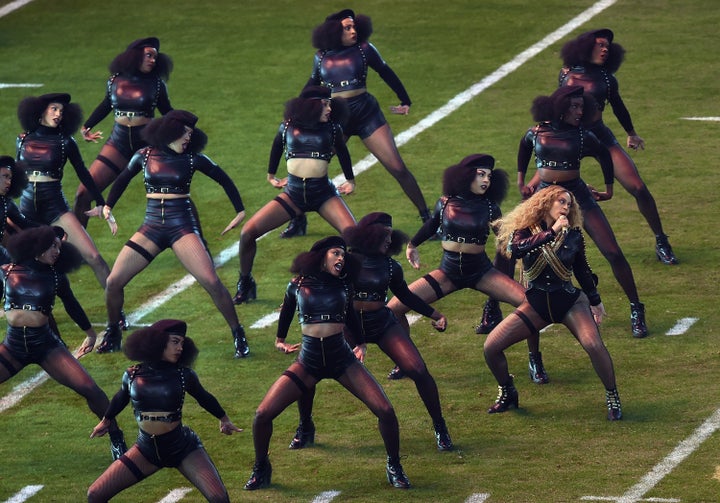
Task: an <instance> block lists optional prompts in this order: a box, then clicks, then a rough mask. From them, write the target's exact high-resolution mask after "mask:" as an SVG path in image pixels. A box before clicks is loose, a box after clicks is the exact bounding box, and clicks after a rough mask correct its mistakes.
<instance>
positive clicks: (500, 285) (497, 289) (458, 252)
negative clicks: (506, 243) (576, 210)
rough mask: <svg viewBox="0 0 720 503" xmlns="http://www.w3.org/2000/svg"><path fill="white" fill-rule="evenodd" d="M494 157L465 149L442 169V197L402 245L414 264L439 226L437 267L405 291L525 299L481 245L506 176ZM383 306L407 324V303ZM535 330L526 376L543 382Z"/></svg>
mask: <svg viewBox="0 0 720 503" xmlns="http://www.w3.org/2000/svg"><path fill="white" fill-rule="evenodd" d="M494 167H495V159H494V158H493V157H492V156H490V155H488V154H471V155H469V156H467V157H465V158H464V159H463V160H462V161H460V163H458V164H455V165H453V166H450V167H449V168H447V169H446V170H445V172H444V174H443V194H444V195H443V196H442V197H441V198H440V199H439V200H438V202H437V204H436V205H435V211H434V212H433V216H432V218H431V219H430V220H428V221H427V222H425V224H423V226H422V227H421V228H420V230H418V232H417V233H416V234H415V236H413V238H412V239H411V240H410V242H409V243H408V245H407V249H406V256H407V259H408V261H409V262H410V265H411V266H412V267H413V268H415V269H420V255H419V252H418V246H420V244H422V243H423V242H425V241H426V240H428V239H429V238H431V237H432V236H434V235H435V234H436V231H437V229H438V228H439V229H440V237H441V240H442V248H443V258H442V261H441V262H440V267H438V268H437V269H435V270H433V271H431V272H429V273H428V274H426V275H425V276H423V277H422V278H420V279H417V280H415V281H413V282H412V283H411V284H410V291H412V292H413V293H414V294H416V295H417V296H418V297H420V298H421V299H422V300H424V301H425V302H427V303H429V304H431V303H433V302H435V301H436V300H438V299H441V298H443V297H445V296H447V295H449V294H451V293H453V292H455V291H457V290H461V289H463V288H472V289H474V290H478V291H480V292H484V293H486V294H489V295H491V296H492V297H493V298H496V299H498V300H501V301H503V302H508V303H509V304H512V305H513V306H518V305H520V303H521V302H522V301H523V299H524V298H525V294H524V291H523V288H522V286H521V285H520V284H519V283H518V282H517V281H515V280H513V279H512V276H511V272H510V271H509V270H507V265H508V264H509V263H510V262H509V261H508V260H506V259H504V257H502V256H498V257H496V263H497V264H499V265H500V266H501V267H500V268H495V267H493V264H492V263H491V262H490V259H489V258H488V256H487V253H486V252H485V244H486V243H487V239H488V236H489V235H490V231H491V230H492V228H491V226H490V222H492V221H493V220H496V219H498V218H500V216H501V215H502V213H501V212H500V203H501V202H502V200H503V199H504V198H505V195H506V193H507V187H508V176H507V173H505V172H504V171H502V170H497V169H494ZM388 307H389V308H390V309H391V310H392V311H393V312H394V313H395V315H396V316H397V317H399V319H400V321H401V322H402V323H403V324H404V325H405V326H406V327H407V318H406V317H405V313H407V312H408V311H409V310H410V309H411V307H410V306H408V305H406V304H405V303H404V302H402V300H401V299H399V298H397V297H393V298H392V299H390V302H388ZM538 339H539V334H535V335H534V336H533V337H530V338H528V349H529V350H530V357H531V364H532V368H531V369H530V370H531V378H533V379H539V380H540V381H541V382H543V383H544V382H547V381H548V377H547V372H546V371H545V368H544V366H543V364H542V355H541V354H540V348H539V341H538ZM388 377H389V378H390V379H400V378H402V377H404V373H403V372H402V369H400V368H399V367H396V368H394V369H393V370H392V371H391V372H390V374H389V375H388Z"/></svg>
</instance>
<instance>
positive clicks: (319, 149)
mask: <svg viewBox="0 0 720 503" xmlns="http://www.w3.org/2000/svg"><path fill="white" fill-rule="evenodd" d="M283 151H284V152H285V159H293V158H305V159H322V160H324V161H328V162H330V159H332V157H333V154H337V156H338V161H339V162H340V168H341V169H342V172H343V174H344V175H345V179H346V180H353V179H354V178H355V175H354V174H353V171H352V161H351V160H350V153H349V152H348V149H347V145H345V141H344V139H343V131H342V127H341V126H340V124H337V123H335V122H318V123H317V124H316V125H315V126H312V127H310V126H304V125H303V126H301V125H298V124H295V123H293V122H292V121H291V120H286V121H283V122H281V123H280V127H279V128H278V132H277V134H276V135H275V139H274V140H273V144H272V148H271V149H270V158H269V160H268V174H270V175H274V174H275V173H277V170H278V165H279V164H280V157H281V156H282V153H283Z"/></svg>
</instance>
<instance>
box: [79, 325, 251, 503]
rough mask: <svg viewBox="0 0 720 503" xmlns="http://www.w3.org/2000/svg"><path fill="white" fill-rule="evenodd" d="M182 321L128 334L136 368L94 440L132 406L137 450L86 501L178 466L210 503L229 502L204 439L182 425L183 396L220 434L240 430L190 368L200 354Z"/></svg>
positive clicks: (125, 456)
mask: <svg viewBox="0 0 720 503" xmlns="http://www.w3.org/2000/svg"><path fill="white" fill-rule="evenodd" d="M186 332H187V324H186V323H185V322H184V321H181V320H160V321H158V322H155V323H153V324H152V325H151V326H149V327H147V328H142V329H140V330H137V331H135V332H133V333H132V334H130V336H129V337H128V338H127V341H125V348H124V351H125V354H126V355H127V357H128V358H129V359H131V360H135V361H138V362H140V363H138V364H137V365H133V366H132V367H130V368H128V369H127V370H126V371H125V373H124V374H123V377H122V386H121V387H120V390H119V391H118V392H117V393H116V394H115V396H114V397H113V399H112V401H111V402H110V406H109V407H108V409H107V411H106V412H105V415H104V416H103V418H102V420H101V421H100V423H99V424H98V425H97V426H95V428H94V429H93V431H92V433H91V434H90V438H93V437H100V436H102V435H105V433H107V431H108V427H109V425H110V424H112V423H113V422H114V421H115V417H116V416H117V415H118V414H119V413H120V412H121V411H122V410H123V409H124V408H125V407H126V406H127V404H128V403H130V402H131V401H132V407H133V412H134V413H135V420H136V421H137V423H138V426H139V431H138V437H137V441H136V442H135V445H133V446H132V447H130V449H129V450H128V451H127V452H126V453H125V454H123V455H122V457H121V458H120V459H118V460H117V461H115V462H114V463H113V464H111V465H110V466H109V467H108V469H107V470H105V472H104V473H103V474H102V475H100V477H98V478H97V480H96V481H95V482H93V483H92V485H91V486H90V488H89V489H88V502H90V503H95V502H98V503H100V502H106V501H109V500H110V498H112V497H113V496H115V495H116V494H118V493H119V492H120V491H122V490H124V489H127V488H128V487H130V486H132V485H135V484H137V483H138V482H140V481H141V480H143V479H145V478H147V477H149V476H150V475H152V474H154V473H155V472H157V471H158V470H160V469H161V468H163V467H174V468H177V469H178V471H179V472H180V473H182V474H183V475H184V476H185V478H186V479H188V480H189V481H190V482H191V483H192V484H193V485H194V486H195V487H196V488H197V489H198V491H200V493H201V494H202V495H203V496H204V497H205V498H206V499H207V500H208V501H211V502H218V503H221V502H229V501H230V497H229V496H228V492H227V489H225V485H224V484H223V481H222V479H221V478H220V474H219V473H218V471H217V468H216V467H215V464H214V463H213V462H212V459H210V456H209V455H208V453H207V451H206V450H205V448H204V447H203V444H202V441H201V440H200V437H198V435H197V433H195V432H194V431H193V430H192V429H190V427H188V426H184V425H183V424H182V409H183V405H184V403H185V393H186V392H187V393H189V394H190V396H192V397H193V398H195V400H197V402H198V403H199V404H200V406H201V407H202V408H203V409H205V410H206V411H208V412H209V413H210V414H212V415H213V416H215V417H216V418H218V419H219V420H220V433H223V434H224V435H232V434H233V433H234V432H240V431H242V430H241V429H240V428H238V427H237V426H235V425H234V424H233V423H232V421H230V418H229V417H228V416H227V414H226V413H225V410H224V409H223V408H222V406H221V405H220V403H219V402H218V401H217V399H216V398H215V397H214V396H213V395H212V394H211V393H210V392H208V391H207V390H205V388H203V386H202V384H200V379H199V378H198V375H197V374H196V373H195V371H194V370H193V369H192V365H193V363H194V362H195V358H196V357H197V355H198V349H197V346H195V343H194V341H193V340H192V339H191V338H190V337H188V336H187V335H186Z"/></svg>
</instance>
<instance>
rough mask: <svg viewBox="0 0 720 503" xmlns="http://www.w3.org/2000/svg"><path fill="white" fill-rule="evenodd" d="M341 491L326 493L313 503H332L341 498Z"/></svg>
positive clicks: (317, 497) (316, 498) (319, 495)
mask: <svg viewBox="0 0 720 503" xmlns="http://www.w3.org/2000/svg"><path fill="white" fill-rule="evenodd" d="M340 494H341V493H340V491H324V492H321V493H320V494H318V495H317V496H315V498H313V500H312V503H330V502H331V501H332V500H334V499H335V498H337V497H338V496H340Z"/></svg>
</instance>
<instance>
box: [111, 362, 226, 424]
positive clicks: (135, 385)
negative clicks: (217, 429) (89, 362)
mask: <svg viewBox="0 0 720 503" xmlns="http://www.w3.org/2000/svg"><path fill="white" fill-rule="evenodd" d="M186 391H187V392H188V393H189V394H190V396H192V397H193V398H195V400H197V402H198V404H200V406H201V407H202V408H203V409H205V410H207V411H208V412H209V413H210V414H212V415H213V416H215V417H216V418H218V419H221V418H222V417H224V416H225V410H224V409H223V408H222V406H221V405H220V403H219V402H218V401H217V399H216V398H215V396H213V395H212V394H211V393H210V392H208V391H207V390H206V389H205V388H203V386H202V384H200V379H199V378H198V375H197V374H196V373H195V371H194V370H193V369H191V368H188V367H179V366H177V365H176V364H174V363H170V362H165V361H158V362H152V363H149V362H146V363H140V364H137V365H134V366H132V367H130V368H128V369H127V370H126V371H125V373H124V374H123V377H122V385H121V387H120V390H119V391H118V392H117V393H116V394H115V396H114V397H113V399H112V400H111V401H110V405H109V407H108V409H107V411H106V412H105V418H107V419H114V418H115V417H116V416H117V415H118V414H119V413H120V412H121V411H122V410H123V409H124V408H125V407H126V406H127V404H128V403H129V402H131V401H132V407H133V411H134V413H135V420H136V421H142V420H143V419H144V418H143V417H142V413H143V412H171V413H172V414H171V415H169V416H168V418H166V419H164V420H165V421H169V422H174V421H180V420H181V419H182V408H183V404H184V402H185V392H186ZM160 420H161V421H162V420H163V419H160Z"/></svg>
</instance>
